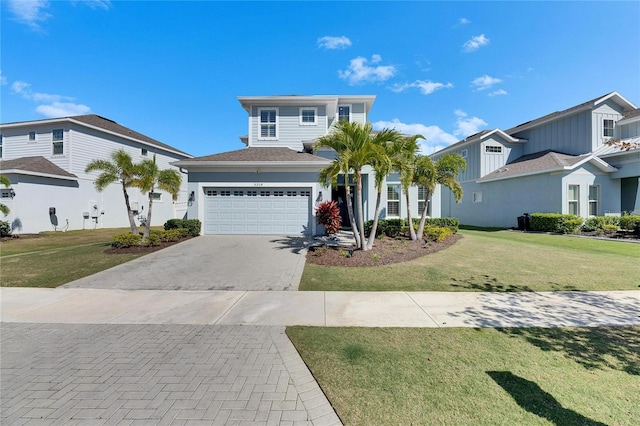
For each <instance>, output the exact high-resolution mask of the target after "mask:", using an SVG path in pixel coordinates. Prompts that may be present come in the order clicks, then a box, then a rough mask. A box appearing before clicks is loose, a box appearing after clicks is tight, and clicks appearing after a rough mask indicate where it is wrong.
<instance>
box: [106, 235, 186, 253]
mask: <svg viewBox="0 0 640 426" xmlns="http://www.w3.org/2000/svg"><path fill="white" fill-rule="evenodd" d="M191 238H193V237H184V238H182V239H180V240H178V241H161V242H159V243H158V244H157V245H153V246H151V245H147V246H143V245H136V246H130V247H113V246H112V247H109V248H108V249H106V250H105V251H104V252H105V253H107V254H146V253H153V252H154V251H158V250H162V249H164V248H167V247H169V246H172V245H174V244H178V243H181V242H183V241H186V240H189V239H191Z"/></svg>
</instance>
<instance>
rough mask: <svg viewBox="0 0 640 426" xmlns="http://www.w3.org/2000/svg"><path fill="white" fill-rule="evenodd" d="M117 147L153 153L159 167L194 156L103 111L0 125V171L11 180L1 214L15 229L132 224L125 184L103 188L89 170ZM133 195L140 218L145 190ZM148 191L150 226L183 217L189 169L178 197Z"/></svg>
mask: <svg viewBox="0 0 640 426" xmlns="http://www.w3.org/2000/svg"><path fill="white" fill-rule="evenodd" d="M118 149H124V150H125V151H127V152H128V153H129V154H130V155H131V157H132V159H133V161H134V162H136V163H137V162H140V161H141V160H143V159H145V158H152V156H153V155H156V161H157V163H158V166H159V167H160V168H161V169H167V168H170V167H174V166H172V165H170V163H171V162H173V161H176V160H182V159H187V158H191V155H189V154H187V153H185V152H182V151H180V150H178V149H176V148H173V147H171V146H169V145H166V144H164V143H162V142H159V141H157V140H155V139H152V138H150V137H148V136H145V135H143V134H140V133H138V132H136V131H134V130H131V129H129V128H127V127H124V126H122V125H120V124H118V123H116V122H114V121H112V120H109V119H106V118H103V117H100V116H98V115H81V116H73V117H63V118H53V119H45V120H36V121H23V122H16V123H5V124H0V160H1V161H0V173H2V174H3V175H5V176H7V177H8V178H9V180H10V181H11V187H10V188H2V189H0V196H1V197H2V203H3V204H5V205H7V206H8V207H9V208H10V209H11V212H10V213H9V215H8V216H7V217H0V220H5V221H8V222H10V223H11V226H12V229H13V232H14V233H36V232H40V231H50V230H74V229H93V228H114V227H128V226H129V221H128V217H127V212H126V208H125V205H124V198H123V193H122V187H121V185H120V184H117V183H116V184H112V185H110V186H109V187H107V188H106V189H105V190H104V191H102V192H98V191H97V190H96V189H95V186H94V182H95V179H96V177H97V176H98V174H99V172H92V173H85V169H86V167H87V165H88V164H89V163H90V162H91V161H93V160H96V159H103V160H108V161H110V160H111V158H110V156H111V153H112V152H114V151H116V150H118ZM129 194H130V199H131V205H132V208H133V209H134V210H135V211H136V213H137V215H138V218H139V219H142V217H143V216H146V215H145V209H146V208H147V205H148V194H141V193H140V192H139V191H138V190H137V189H135V188H131V189H130V190H129ZM151 196H152V197H154V209H153V212H154V214H153V223H152V225H162V224H163V223H164V222H165V221H166V220H168V219H171V218H182V217H183V216H184V215H185V213H186V209H187V179H186V174H183V185H182V190H181V193H180V197H179V199H178V202H176V203H173V202H172V198H171V196H170V195H169V194H166V193H163V192H162V191H157V192H156V193H154V194H151Z"/></svg>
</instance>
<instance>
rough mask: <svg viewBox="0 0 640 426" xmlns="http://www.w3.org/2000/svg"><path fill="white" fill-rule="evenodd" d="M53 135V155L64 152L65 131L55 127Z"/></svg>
mask: <svg viewBox="0 0 640 426" xmlns="http://www.w3.org/2000/svg"><path fill="white" fill-rule="evenodd" d="M52 136H53V155H62V154H64V131H63V130H62V129H54V130H53V132H52Z"/></svg>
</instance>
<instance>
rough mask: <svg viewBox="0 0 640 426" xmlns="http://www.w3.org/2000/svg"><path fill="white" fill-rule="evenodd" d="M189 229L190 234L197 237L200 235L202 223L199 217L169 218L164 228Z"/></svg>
mask: <svg viewBox="0 0 640 426" xmlns="http://www.w3.org/2000/svg"><path fill="white" fill-rule="evenodd" d="M180 228H184V229H188V230H189V236H191V237H197V236H198V235H200V229H201V228H202V223H201V222H200V220H198V219H169V220H168V221H166V222H165V224H164V229H165V230H167V231H168V230H169V229H180Z"/></svg>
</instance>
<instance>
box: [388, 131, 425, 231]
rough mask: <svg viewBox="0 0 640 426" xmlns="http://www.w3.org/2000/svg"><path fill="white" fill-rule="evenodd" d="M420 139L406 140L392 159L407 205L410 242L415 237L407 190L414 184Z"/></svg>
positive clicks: (413, 137)
mask: <svg viewBox="0 0 640 426" xmlns="http://www.w3.org/2000/svg"><path fill="white" fill-rule="evenodd" d="M420 138H422V136H421V135H416V136H412V137H409V138H406V139H405V140H404V143H403V145H402V148H401V150H400V152H399V153H398V155H396V157H395V158H394V168H395V169H396V171H397V172H398V173H399V174H400V186H401V187H402V192H404V196H405V200H406V203H407V224H408V225H409V236H410V237H411V239H412V240H416V239H417V237H416V231H415V229H413V224H412V220H413V219H412V217H411V203H410V199H409V188H410V187H411V185H413V183H414V177H415V169H416V159H417V155H418V152H419V151H420V147H419V145H418V139H420Z"/></svg>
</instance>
